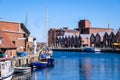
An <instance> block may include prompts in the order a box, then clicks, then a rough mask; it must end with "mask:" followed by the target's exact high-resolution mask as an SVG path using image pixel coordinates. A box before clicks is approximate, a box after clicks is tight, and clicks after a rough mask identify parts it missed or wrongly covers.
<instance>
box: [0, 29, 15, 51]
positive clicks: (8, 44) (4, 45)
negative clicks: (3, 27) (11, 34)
mask: <svg viewBox="0 0 120 80" xmlns="http://www.w3.org/2000/svg"><path fill="white" fill-rule="evenodd" d="M0 37H1V38H2V39H1V40H2V41H1V43H0V48H1V49H14V48H16V46H15V45H14V44H13V43H12V41H11V40H10V39H9V38H8V37H7V35H6V34H5V33H4V32H3V31H0Z"/></svg>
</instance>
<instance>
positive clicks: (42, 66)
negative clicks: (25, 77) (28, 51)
mask: <svg viewBox="0 0 120 80" xmlns="http://www.w3.org/2000/svg"><path fill="white" fill-rule="evenodd" d="M47 65H48V62H42V61H41V62H33V63H32V66H33V67H38V68H45V67H47Z"/></svg>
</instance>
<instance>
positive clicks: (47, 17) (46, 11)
mask: <svg viewBox="0 0 120 80" xmlns="http://www.w3.org/2000/svg"><path fill="white" fill-rule="evenodd" d="M46 42H47V46H48V8H47V9H46Z"/></svg>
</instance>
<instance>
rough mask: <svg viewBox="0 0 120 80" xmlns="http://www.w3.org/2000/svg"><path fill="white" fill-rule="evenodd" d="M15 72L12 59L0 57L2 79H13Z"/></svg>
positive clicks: (0, 79)
mask: <svg viewBox="0 0 120 80" xmlns="http://www.w3.org/2000/svg"><path fill="white" fill-rule="evenodd" d="M13 73H14V68H12V65H11V60H9V59H5V58H0V80H11V78H12V75H13Z"/></svg>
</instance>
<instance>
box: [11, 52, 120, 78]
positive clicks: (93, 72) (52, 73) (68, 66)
mask: <svg viewBox="0 0 120 80" xmlns="http://www.w3.org/2000/svg"><path fill="white" fill-rule="evenodd" d="M54 58H55V66H53V67H49V68H45V69H35V70H34V71H33V72H32V73H30V74H28V75H24V77H23V76H22V77H21V78H19V77H20V76H19V77H18V78H16V77H15V78H14V79H13V80H68V79H69V80H106V79H107V80H119V79H120V55H119V54H110V53H109V54H107V53H105V54H104V53H103V54H88V53H79V52H75V53H72V52H56V54H54Z"/></svg>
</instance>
